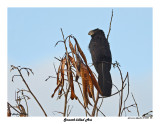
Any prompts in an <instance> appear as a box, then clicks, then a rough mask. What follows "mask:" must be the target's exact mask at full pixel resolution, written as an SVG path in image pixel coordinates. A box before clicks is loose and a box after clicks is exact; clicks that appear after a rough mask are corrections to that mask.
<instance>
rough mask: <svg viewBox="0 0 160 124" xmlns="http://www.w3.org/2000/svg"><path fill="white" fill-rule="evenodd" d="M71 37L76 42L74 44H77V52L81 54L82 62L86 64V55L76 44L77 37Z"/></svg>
mask: <svg viewBox="0 0 160 124" xmlns="http://www.w3.org/2000/svg"><path fill="white" fill-rule="evenodd" d="M73 39H74V40H75V42H76V45H77V48H78V51H79V53H80V54H81V56H82V58H83V60H84V62H85V63H86V64H87V59H86V56H85V55H84V53H83V51H82V49H81V48H80V46H79V44H78V42H77V39H76V38H75V37H73Z"/></svg>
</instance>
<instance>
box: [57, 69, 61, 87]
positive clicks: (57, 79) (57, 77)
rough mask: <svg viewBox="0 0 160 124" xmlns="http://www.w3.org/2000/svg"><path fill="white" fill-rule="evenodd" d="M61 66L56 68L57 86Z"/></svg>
mask: <svg viewBox="0 0 160 124" xmlns="http://www.w3.org/2000/svg"><path fill="white" fill-rule="evenodd" d="M60 69H61V66H59V67H58V72H57V85H58V84H59V73H60Z"/></svg>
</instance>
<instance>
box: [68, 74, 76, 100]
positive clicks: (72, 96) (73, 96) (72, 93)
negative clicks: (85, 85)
mask: <svg viewBox="0 0 160 124" xmlns="http://www.w3.org/2000/svg"><path fill="white" fill-rule="evenodd" d="M70 80H71V82H70V83H71V100H73V99H74V98H75V99H77V96H76V95H75V92H74V84H73V75H72V72H71V73H70Z"/></svg>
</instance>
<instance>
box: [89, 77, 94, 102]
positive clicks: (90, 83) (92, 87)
mask: <svg viewBox="0 0 160 124" xmlns="http://www.w3.org/2000/svg"><path fill="white" fill-rule="evenodd" d="M89 93H91V96H92V97H91V98H93V101H94V102H95V98H94V86H93V83H92V79H91V77H90V75H89Z"/></svg>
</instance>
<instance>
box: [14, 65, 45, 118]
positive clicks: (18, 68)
mask: <svg viewBox="0 0 160 124" xmlns="http://www.w3.org/2000/svg"><path fill="white" fill-rule="evenodd" d="M14 68H15V69H17V70H18V72H19V74H20V77H21V78H22V80H23V82H24V84H25V85H26V87H27V89H28V91H29V92H30V93H31V95H32V96H33V98H34V99H35V100H36V102H37V103H38V105H39V107H40V108H41V109H42V111H43V113H44V115H45V116H47V114H46V112H45V110H44V109H43V107H42V105H41V104H40V102H39V101H38V99H37V98H36V96H35V95H34V94H33V92H32V91H31V89H30V87H29V86H28V84H27V82H26V81H25V79H24V77H23V75H22V73H21V71H20V69H19V68H18V67H15V66H14Z"/></svg>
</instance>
